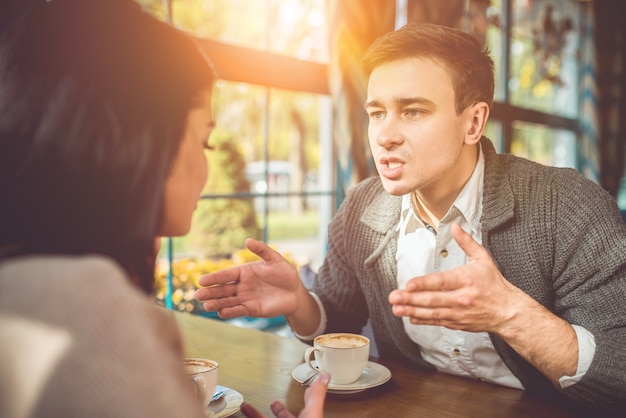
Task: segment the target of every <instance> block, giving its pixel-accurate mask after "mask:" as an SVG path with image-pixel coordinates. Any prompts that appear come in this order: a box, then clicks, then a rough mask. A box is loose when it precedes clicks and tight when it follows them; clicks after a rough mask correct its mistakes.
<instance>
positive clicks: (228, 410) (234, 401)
mask: <svg viewBox="0 0 626 418" xmlns="http://www.w3.org/2000/svg"><path fill="white" fill-rule="evenodd" d="M215 390H216V391H218V390H221V391H223V392H224V396H222V397H221V398H220V399H218V400H216V401H213V402H211V403H210V404H209V406H208V407H207V409H206V410H205V415H206V416H207V417H214V418H224V417H229V416H231V415H233V414H234V413H235V412H237V411H239V409H240V408H241V404H242V403H243V396H242V395H241V393H239V392H237V391H236V390H234V389H231V388H227V387H226V386H220V385H217V388H216V389H215Z"/></svg>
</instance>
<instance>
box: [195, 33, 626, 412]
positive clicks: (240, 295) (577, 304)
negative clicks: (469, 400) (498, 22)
mask: <svg viewBox="0 0 626 418" xmlns="http://www.w3.org/2000/svg"><path fill="white" fill-rule="evenodd" d="M363 63H364V70H365V74H366V76H367V77H368V79H369V81H368V90H367V100H366V103H365V109H366V111H367V113H368V115H369V132H368V134H369V141H370V147H371V150H372V155H373V157H374V159H375V163H376V167H377V169H378V174H379V176H378V178H371V179H367V180H365V181H363V182H361V183H360V184H359V185H357V186H356V187H355V188H354V189H353V190H352V191H351V192H350V193H349V195H348V197H347V198H346V200H345V201H344V202H343V204H342V206H341V208H340V210H339V211H338V212H337V214H336V216H335V218H334V219H333V221H332V223H331V224H330V226H329V249H328V254H327V256H326V259H325V261H324V264H323V265H322V267H321V269H320V271H319V273H318V274H317V276H316V279H315V281H314V285H313V287H312V291H311V292H310V293H309V292H308V291H307V290H306V289H305V288H304V286H303V285H302V283H301V282H300V280H299V279H298V276H297V273H296V271H295V269H294V268H293V267H291V266H290V265H289V264H288V263H287V262H286V261H285V260H284V259H283V258H282V257H281V256H280V255H279V254H278V253H276V252H274V251H273V250H271V249H270V248H268V247H267V246H266V245H264V244H263V243H260V242H258V241H254V240H248V241H247V242H246V245H247V246H248V248H249V249H250V250H251V251H253V252H255V253H257V254H258V255H259V256H261V257H262V258H263V261H260V262H256V263H251V264H248V265H244V266H241V267H236V268H233V269H230V270H225V271H221V272H217V273H214V274H211V275H208V276H205V277H204V278H203V279H201V281H200V283H201V284H202V285H218V284H219V285H221V286H216V287H210V288H203V289H199V290H198V291H197V293H196V297H197V299H198V300H202V301H204V307H205V309H207V310H210V311H213V310H217V311H218V312H219V314H220V316H222V317H224V318H231V317H235V316H242V315H250V316H264V317H271V316H275V315H281V314H283V315H285V316H286V318H287V320H288V322H289V324H290V325H291V327H292V329H293V331H294V332H295V333H296V335H297V336H298V337H299V338H301V339H302V340H305V341H310V340H311V339H312V338H313V337H314V336H316V335H318V334H320V333H325V332H334V331H343V332H361V330H362V327H363V326H364V325H365V324H366V322H367V321H368V319H369V320H370V321H371V324H372V329H373V332H374V337H375V341H376V343H377V345H378V350H379V354H380V356H381V357H382V358H385V357H389V358H394V359H402V360H405V361H408V362H411V363H413V364H414V365H416V366H419V367H435V368H437V369H438V370H440V371H444V372H447V373H452V374H457V375H462V376H467V377H471V378H476V379H481V380H485V381H488V382H492V383H496V384H500V385H505V386H509V387H513V388H519V389H526V390H529V391H536V392H537V391H541V392H543V393H544V394H548V395H550V396H555V397H563V398H565V399H568V400H569V402H571V403H575V404H581V405H588V406H591V407H600V408H607V409H611V410H618V409H620V408H622V407H623V406H625V405H626V389H625V388H626V350H625V349H624V347H625V346H626V308H625V307H624V300H625V297H626V257H625V254H626V227H625V226H624V224H623V222H622V220H621V217H620V213H619V211H618V209H617V206H616V204H615V201H614V200H613V199H612V198H611V197H610V195H609V194H608V193H607V192H605V191H604V190H603V189H602V188H600V187H599V186H597V185H596V184H594V183H592V182H591V181H589V180H586V179H585V178H584V177H583V176H581V175H580V174H579V173H577V172H575V171H574V170H571V169H563V168H554V167H546V166H542V165H539V164H536V163H533V162H531V161H528V160H524V159H521V158H518V157H514V156H510V155H498V154H496V152H495V150H494V148H493V145H492V144H491V142H490V141H489V140H488V139H487V138H484V137H482V132H483V129H484V126H485V123H486V121H487V119H488V117H489V109H490V106H491V103H492V97H493V89H494V75H493V62H492V60H491V58H490V57H489V56H488V54H487V52H485V51H483V50H482V48H481V46H480V44H479V43H478V42H477V41H476V40H474V39H473V38H472V37H471V36H469V35H467V34H464V33H463V32H460V31H457V30H454V29H451V28H446V27H440V26H436V25H427V24H423V25H409V26H406V27H404V28H402V29H400V30H397V31H395V32H392V33H389V34H387V35H385V36H383V37H381V38H380V39H378V40H377V41H376V42H375V43H374V44H373V45H372V46H371V47H370V49H369V50H368V51H367V52H366V54H365V57H364V60H363ZM389 303H390V304H391V307H389Z"/></svg>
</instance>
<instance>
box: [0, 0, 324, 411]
mask: <svg viewBox="0 0 626 418" xmlns="http://www.w3.org/2000/svg"><path fill="white" fill-rule="evenodd" d="M7 13H9V11H7V10H4V12H3V13H0V14H3V15H4V18H3V19H2V20H1V22H0V23H1V24H2V27H1V28H0V196H2V203H1V204H0V335H2V338H1V339H0V358H1V359H2V361H0V382H1V383H0V416H11V417H39V416H55V417H56V416H63V417H73V416H90V417H99V416H152V417H159V416H164V417H165V416H167V417H176V416H185V417H190V416H198V417H200V416H203V411H201V408H200V407H199V404H198V402H197V400H196V399H195V397H194V395H193V393H192V392H191V391H190V390H189V386H188V385H189V383H188V380H187V377H186V375H185V373H184V370H183V368H182V357H183V352H182V341H181V337H180V335H179V332H178V330H177V328H176V324H175V322H174V320H173V318H172V317H171V316H170V315H169V314H168V313H167V311H165V310H163V309H161V308H159V307H157V306H156V305H155V304H154V303H153V301H152V298H151V291H152V286H153V283H154V261H155V256H156V254H155V245H154V243H155V239H156V237H158V236H162V235H168V236H169V235H182V234H185V233H187V231H188V230H189V227H190V220H191V214H192V212H193V210H194V209H195V205H196V202H197V200H198V198H199V195H200V192H201V190H202V186H203V185H204V183H205V181H206V179H207V175H208V173H207V162H206V157H205V155H204V149H205V148H210V146H209V145H208V138H209V136H210V133H211V130H212V128H213V116H212V111H211V88H212V83H213V80H214V74H213V71H212V68H211V65H210V64H209V62H208V61H207V60H206V58H205V57H204V56H203V55H202V54H201V53H200V52H199V51H198V49H197V48H196V47H195V45H194V44H193V42H192V41H191V40H190V38H189V37H187V36H186V35H184V34H183V33H181V32H179V31H177V30H176V29H174V28H172V27H170V26H168V25H166V24H164V23H162V22H159V21H158V20H156V19H154V18H153V17H151V16H150V15H149V14H147V13H145V12H144V11H143V10H141V8H140V7H139V6H137V5H136V4H134V3H132V2H130V1H126V0H102V1H95V0H94V1H85V0H52V1H45V0H38V1H31V2H29V3H28V5H24V4H23V5H21V6H20V7H14V8H13V9H12V10H10V13H11V18H10V19H7V18H6V17H7ZM318 380H325V381H327V379H318ZM325 392H326V386H325V385H323V384H321V383H320V384H319V385H317V386H316V387H315V388H312V394H308V395H307V396H308V397H312V400H311V401H310V402H307V407H306V408H305V411H303V415H302V416H305V415H306V414H309V415H306V416H311V417H312V416H321V411H322V406H323V400H324V395H325ZM274 407H275V408H276V409H273V410H274V411H275V413H277V414H281V416H291V414H290V413H289V412H288V411H286V409H285V408H284V406H282V405H281V404H276V405H274ZM243 410H244V412H245V413H246V414H248V415H249V416H260V414H259V413H258V411H256V410H255V409H254V408H252V407H251V406H249V405H245V406H244V407H243ZM307 410H311V411H310V412H306V411H307Z"/></svg>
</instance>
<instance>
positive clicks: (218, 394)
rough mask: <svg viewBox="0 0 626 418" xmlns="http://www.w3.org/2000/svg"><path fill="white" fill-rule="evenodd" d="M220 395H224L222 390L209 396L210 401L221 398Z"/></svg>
mask: <svg viewBox="0 0 626 418" xmlns="http://www.w3.org/2000/svg"><path fill="white" fill-rule="evenodd" d="M222 397H224V391H223V390H218V391H217V392H215V393H214V394H213V397H212V398H211V402H215V401H217V400H218V399H222Z"/></svg>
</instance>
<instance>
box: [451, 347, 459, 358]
mask: <svg viewBox="0 0 626 418" xmlns="http://www.w3.org/2000/svg"><path fill="white" fill-rule="evenodd" d="M452 352H453V353H454V355H455V356H460V355H461V351H460V350H459V349H458V348H455V349H454V350H453V351H452Z"/></svg>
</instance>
